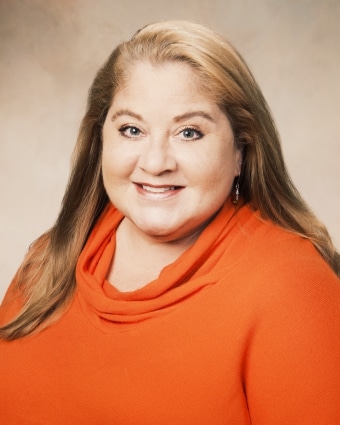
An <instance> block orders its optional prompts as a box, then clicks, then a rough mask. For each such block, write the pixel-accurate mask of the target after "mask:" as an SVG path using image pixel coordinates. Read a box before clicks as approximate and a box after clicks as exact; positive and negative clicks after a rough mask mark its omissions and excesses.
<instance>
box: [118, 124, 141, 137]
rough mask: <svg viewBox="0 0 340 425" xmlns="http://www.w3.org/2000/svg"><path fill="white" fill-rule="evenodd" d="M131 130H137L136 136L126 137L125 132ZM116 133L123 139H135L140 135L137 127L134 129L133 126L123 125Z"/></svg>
mask: <svg viewBox="0 0 340 425" xmlns="http://www.w3.org/2000/svg"><path fill="white" fill-rule="evenodd" d="M132 129H134V130H137V131H138V134H137V135H136V134H130V135H127V134H126V131H127V130H132ZM118 131H119V133H120V134H121V135H122V136H123V137H126V138H127V139H136V138H137V137H138V136H139V135H140V134H141V130H140V129H139V128H138V127H136V126H135V125H124V126H123V127H121V128H120V129H119V130H118Z"/></svg>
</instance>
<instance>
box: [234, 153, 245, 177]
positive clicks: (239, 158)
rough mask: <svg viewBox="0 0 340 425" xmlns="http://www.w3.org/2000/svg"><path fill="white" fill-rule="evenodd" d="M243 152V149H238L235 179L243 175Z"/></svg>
mask: <svg viewBox="0 0 340 425" xmlns="http://www.w3.org/2000/svg"><path fill="white" fill-rule="evenodd" d="M242 159H243V152H242V149H237V150H236V152H235V177H237V176H239V175H240V174H241V169H242Z"/></svg>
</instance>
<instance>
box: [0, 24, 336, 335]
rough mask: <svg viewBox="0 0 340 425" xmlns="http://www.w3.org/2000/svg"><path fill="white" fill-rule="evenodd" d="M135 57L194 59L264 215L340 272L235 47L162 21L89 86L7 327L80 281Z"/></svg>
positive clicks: (246, 193) (14, 330) (50, 308)
mask: <svg viewBox="0 0 340 425" xmlns="http://www.w3.org/2000/svg"><path fill="white" fill-rule="evenodd" d="M138 61H149V62H151V63H152V64H155V65H158V64H161V63H165V62H172V61H178V62H182V63H186V64H187V65H188V66H190V67H191V68H192V69H193V70H194V72H195V73H196V75H197V77H198V81H199V84H200V88H201V89H202V90H203V92H204V93H206V94H207V96H208V95H209V96H211V98H212V99H213V100H214V101H215V102H217V103H218V105H219V106H220V108H221V109H222V110H223V111H224V113H225V114H226V115H227V117H228V118H229V120H230V122H231V125H232V128H233V132H234V136H235V143H236V144H237V145H238V146H239V147H241V148H242V149H243V164H242V178H241V181H240V191H241V193H242V197H243V200H244V202H245V203H248V204H249V205H250V206H251V207H252V208H253V209H254V210H258V211H259V212H260V213H261V215H262V217H263V218H264V219H269V220H271V221H273V222H274V223H276V224H277V225H279V226H281V227H283V228H284V229H287V230H288V231H290V232H293V233H296V234H298V235H300V236H302V237H303V238H307V239H309V240H310V241H311V242H312V243H313V244H314V245H315V247H316V248H317V249H318V250H319V252H320V253H321V255H322V256H323V257H324V259H325V260H326V261H327V262H328V263H329V265H330V266H331V267H332V268H333V270H334V271H335V273H336V274H337V275H339V273H340V272H339V254H338V253H337V252H336V250H335V247H334V245H333V244H332V242H331V239H330V237H329V235H328V233H327V230H326V228H325V227H324V226H323V225H322V224H321V223H320V222H319V221H318V219H317V218H316V217H315V216H314V214H313V213H312V212H311V211H310V210H309V209H308V207H307V206H306V204H305V202H304V201H303V200H302V198H301V197H300V195H299V193H298V191H297V190H296V188H295V187H294V185H293V184H292V182H291V180H290V178H289V175H288V173H287V170H286V167H285V164H284V160H283V156H282V151H281V146H280V141H279V136H278V132H277V130H276V127H275V124H274V122H273V119H272V116H271V113H270V111H269V108H268V106H267V103H266V101H265V99H264V97H263V95H262V92H261V90H260V88H259V86H258V85H257V83H256V81H255V80H254V77H253V76H252V74H251V72H250V71H249V69H248V67H247V65H246V64H245V62H244V60H243V59H242V58H241V56H240V55H239V54H238V53H237V51H236V50H235V49H234V48H233V47H232V46H231V45H230V44H229V43H228V42H227V41H226V40H225V39H224V38H223V37H221V36H220V35H218V34H216V33H215V32H213V31H211V30H209V29H207V28H205V27H203V26H201V25H198V24H194V23H190V22H185V21H165V22H159V23H155V24H151V25H148V26H146V27H144V28H142V29H141V30H139V31H138V32H137V33H136V34H135V35H134V36H133V37H132V38H131V40H129V41H127V42H123V43H121V44H120V45H118V47H117V48H116V49H115V50H114V51H113V53H112V54H111V55H110V57H109V58H108V60H107V62H106V63H105V64H104V66H103V67H102V68H101V69H100V70H99V72H98V74H97V76H96V77H95V79H94V82H93V84H92V86H91V89H90V92H89V97H88V106H87V111H86V113H85V116H84V118H83V120H82V124H81V128H80V132H79V136H78V140H77V144H76V148H75V152H74V161H73V168H72V172H71V176H70V180H69V184H68V187H67V189H66V192H65V196H64V199H63V203H62V207H61V211H60V214H59V217H58V219H57V221H56V223H55V225H54V226H53V228H52V229H51V230H50V231H49V232H47V233H46V234H44V235H43V236H42V237H40V238H39V239H38V240H37V241H36V242H35V243H34V244H33V245H32V247H31V249H30V250H29V252H28V254H27V256H26V258H25V260H24V262H23V264H22V266H21V268H20V269H19V272H18V275H17V284H18V287H19V288H21V289H22V291H23V294H24V297H25V300H26V302H25V304H24V307H23V309H22V311H21V312H20V313H19V314H18V316H17V317H16V318H15V319H14V320H12V322H10V323H9V324H7V325H5V326H3V327H2V328H1V329H0V337H1V338H5V339H8V340H10V339H16V338H20V337H22V336H25V335H27V334H29V333H31V332H33V331H35V330H40V329H42V328H43V327H45V326H47V325H48V324H50V323H51V322H52V321H55V320H57V319H58V317H60V315H61V314H62V313H63V311H64V310H65V308H66V306H67V305H68V302H69V300H70V299H71V298H72V295H73V292H74V289H75V285H76V282H75V268H76V264H77V260H78V257H79V254H80V252H81V250H82V248H83V246H84V244H85V242H86V240H87V237H88V235H89V233H90V232H91V229H92V228H93V226H94V224H95V222H96V220H97V219H98V217H99V215H100V214H101V213H102V212H103V209H104V208H105V206H106V205H107V204H108V197H107V195H106V193H105V190H104V186H103V182H102V176H101V153H102V140H101V135H102V127H103V123H104V120H105V117H106V114H107V111H108V109H109V107H110V105H111V103H112V99H113V97H114V95H115V93H116V91H117V90H118V89H119V88H120V87H121V86H122V84H124V83H125V82H126V80H128V78H129V70H131V67H132V66H133V64H134V63H136V62H138Z"/></svg>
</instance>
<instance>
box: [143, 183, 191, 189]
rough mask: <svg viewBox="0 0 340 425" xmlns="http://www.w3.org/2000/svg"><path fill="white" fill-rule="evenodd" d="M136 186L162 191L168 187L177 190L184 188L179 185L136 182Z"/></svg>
mask: <svg viewBox="0 0 340 425" xmlns="http://www.w3.org/2000/svg"><path fill="white" fill-rule="evenodd" d="M135 184H136V185H138V186H146V187H153V188H155V189H158V188H159V189H161V188H167V187H174V188H176V189H179V188H181V187H183V186H181V185H178V184H171V183H170V184H152V183H145V182H135Z"/></svg>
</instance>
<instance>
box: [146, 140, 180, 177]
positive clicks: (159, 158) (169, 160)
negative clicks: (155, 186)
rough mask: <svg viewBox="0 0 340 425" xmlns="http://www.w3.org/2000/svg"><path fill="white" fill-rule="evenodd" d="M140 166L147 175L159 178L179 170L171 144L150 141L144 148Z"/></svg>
mask: <svg viewBox="0 0 340 425" xmlns="http://www.w3.org/2000/svg"><path fill="white" fill-rule="evenodd" d="M138 165H139V167H140V168H141V169H142V170H143V171H145V172H146V173H149V174H152V175H157V176H158V175H160V174H163V173H165V172H169V171H175V170H176V168H177V162H176V159H175V156H174V153H173V152H172V148H171V146H169V143H166V142H160V141H153V140H149V141H148V143H147V144H146V145H145V146H144V147H143V150H142V152H141V153H140V156H139V161H138Z"/></svg>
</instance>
